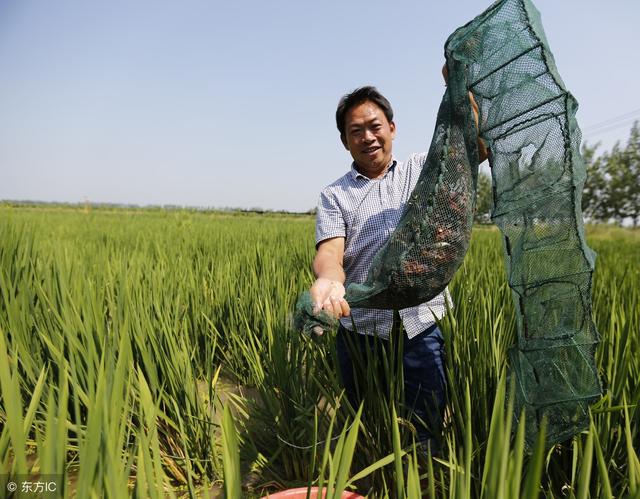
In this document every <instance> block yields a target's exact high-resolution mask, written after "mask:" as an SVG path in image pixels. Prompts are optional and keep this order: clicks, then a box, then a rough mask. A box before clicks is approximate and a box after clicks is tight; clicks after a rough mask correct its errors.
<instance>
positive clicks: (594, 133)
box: [583, 118, 638, 137]
mask: <svg viewBox="0 0 640 499" xmlns="http://www.w3.org/2000/svg"><path fill="white" fill-rule="evenodd" d="M637 120H638V118H627V119H626V120H625V121H624V122H621V123H613V124H612V125H610V126H608V127H604V128H601V129H598V130H593V131H588V132H585V133H584V134H583V136H584V137H594V136H596V137H597V136H599V135H602V134H605V133H608V132H611V131H613V130H617V129H618V128H622V127H630V126H632V125H633V123H634V122H635V121H637Z"/></svg>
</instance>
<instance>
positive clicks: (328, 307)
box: [322, 298, 335, 315]
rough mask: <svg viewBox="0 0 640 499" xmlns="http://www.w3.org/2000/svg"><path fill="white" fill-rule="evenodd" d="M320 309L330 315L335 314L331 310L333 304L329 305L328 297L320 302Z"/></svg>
mask: <svg viewBox="0 0 640 499" xmlns="http://www.w3.org/2000/svg"><path fill="white" fill-rule="evenodd" d="M322 310H324V311H325V312H327V313H328V314H330V315H335V312H334V311H333V305H331V300H330V299H329V298H327V299H326V300H325V302H324V303H323V304H322Z"/></svg>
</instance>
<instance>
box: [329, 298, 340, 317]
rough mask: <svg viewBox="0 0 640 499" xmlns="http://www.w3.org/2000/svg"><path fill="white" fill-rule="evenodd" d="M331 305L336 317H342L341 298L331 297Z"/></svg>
mask: <svg viewBox="0 0 640 499" xmlns="http://www.w3.org/2000/svg"><path fill="white" fill-rule="evenodd" d="M330 299H331V307H332V308H333V315H334V316H335V318H336V319H339V318H340V317H342V304H341V303H340V298H338V297H337V296H332V297H331V298H330Z"/></svg>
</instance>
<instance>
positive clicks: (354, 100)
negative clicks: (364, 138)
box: [336, 85, 393, 137]
mask: <svg viewBox="0 0 640 499" xmlns="http://www.w3.org/2000/svg"><path fill="white" fill-rule="evenodd" d="M365 101H371V102H373V103H374V104H375V105H376V106H378V107H379V108H380V109H382V112H383V113H384V115H385V117H386V118H387V121H388V122H389V123H391V121H393V109H391V104H390V103H389V101H388V100H387V98H386V97H385V96H384V95H382V94H381V93H380V92H378V89H377V88H376V87H372V86H371V85H367V86H366V87H360V88H356V89H355V90H354V91H353V92H351V93H348V94H346V95H343V96H342V98H341V99H340V102H339V103H338V109H337V110H336V125H338V130H339V131H340V137H344V135H345V128H344V117H345V116H346V114H347V111H349V109H351V108H352V107H355V106H357V105H359V104H362V103H363V102H365Z"/></svg>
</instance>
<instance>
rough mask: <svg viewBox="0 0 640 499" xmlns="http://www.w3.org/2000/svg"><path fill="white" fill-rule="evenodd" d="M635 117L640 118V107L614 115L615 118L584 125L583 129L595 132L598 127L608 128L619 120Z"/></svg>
mask: <svg viewBox="0 0 640 499" xmlns="http://www.w3.org/2000/svg"><path fill="white" fill-rule="evenodd" d="M634 118H640V108H638V109H634V110H633V111H629V112H627V113H624V114H621V115H619V116H614V117H613V118H608V119H606V120H604V121H601V122H599V123H594V124H593V125H589V126H586V127H584V128H583V129H582V130H583V131H584V132H585V133H586V132H593V131H595V129H598V128H603V127H604V128H606V127H608V126H609V125H613V124H615V123H616V122H618V121H622V120H624V121H627V120H629V119H634Z"/></svg>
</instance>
